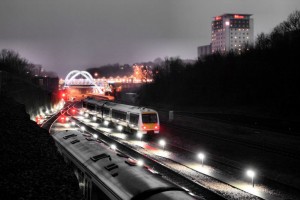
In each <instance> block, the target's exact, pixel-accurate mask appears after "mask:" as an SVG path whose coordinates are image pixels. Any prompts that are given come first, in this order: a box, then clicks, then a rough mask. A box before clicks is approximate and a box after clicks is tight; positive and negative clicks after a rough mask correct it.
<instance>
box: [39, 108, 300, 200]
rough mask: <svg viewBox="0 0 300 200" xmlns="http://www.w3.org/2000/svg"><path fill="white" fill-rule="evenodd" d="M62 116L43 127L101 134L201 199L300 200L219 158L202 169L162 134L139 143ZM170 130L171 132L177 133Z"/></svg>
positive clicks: (77, 118) (186, 151)
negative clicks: (161, 141) (162, 141)
mask: <svg viewBox="0 0 300 200" xmlns="http://www.w3.org/2000/svg"><path fill="white" fill-rule="evenodd" d="M72 106H73V105H72V104H67V105H66V106H65V109H64V110H63V112H65V115H70V114H71V113H70V112H68V111H69V109H70V108H72ZM59 115H60V113H58V114H56V115H55V116H53V117H52V118H50V119H49V120H48V121H47V122H45V123H44V124H43V125H42V126H43V127H44V128H47V129H50V132H55V131H61V130H65V129H76V130H80V128H81V127H85V134H87V135H90V136H92V135H93V134H97V135H98V136H99V137H100V138H101V139H102V140H105V141H106V142H107V143H109V144H115V145H116V147H117V149H118V150H119V151H126V154H129V155H131V156H132V157H133V158H143V160H144V161H145V163H146V164H147V165H148V166H150V167H152V168H154V169H155V170H156V171H158V172H159V173H160V174H162V175H163V176H164V177H165V178H166V179H168V180H170V181H172V182H174V183H175V184H177V185H178V186H180V187H183V188H185V189H186V190H188V191H189V192H190V193H191V194H193V195H195V196H197V197H198V198H200V199H216V198H219V199H223V198H224V199H298V197H299V196H300V195H299V194H300V193H299V191H298V190H293V189H290V188H288V189H287V188H286V187H285V186H282V185H280V184H278V183H275V182H272V181H269V180H267V179H265V178H264V177H255V179H257V180H258V181H259V182H258V183H256V184H255V187H254V188H253V187H252V184H251V181H249V178H247V177H245V175H244V173H243V172H241V170H240V169H239V168H237V167H236V166H234V165H232V163H226V162H222V161H220V160H219V159H217V158H218V156H215V155H211V154H206V156H208V157H209V158H208V159H205V160H204V164H203V165H202V164H201V161H199V160H198V159H197V158H196V155H197V153H196V152H192V151H191V150H190V149H183V148H182V147H178V146H176V145H171V144H170V143H167V145H166V146H165V147H164V148H162V147H161V146H159V145H158V140H159V139H160V137H161V135H162V134H161V135H156V136H153V137H144V138H142V139H139V138H137V137H136V136H135V135H130V134H125V133H123V132H121V131H118V130H116V129H114V128H112V127H106V126H104V125H102V124H101V123H98V122H95V121H93V120H92V118H91V116H92V113H88V117H85V116H84V115H80V114H79V112H77V114H76V115H73V116H70V118H71V117H72V119H71V121H73V122H75V123H76V126H72V125H71V124H70V122H71V121H69V122H66V123H59V122H58V121H56V119H57V117H58V116H59ZM50 126H51V128H50ZM169 129H170V130H169V132H172V131H175V130H172V128H169ZM177 131H178V130H177ZM164 136H165V138H164V139H166V141H167V142H168V141H172V138H170V137H166V135H164ZM183 137H184V134H183Z"/></svg>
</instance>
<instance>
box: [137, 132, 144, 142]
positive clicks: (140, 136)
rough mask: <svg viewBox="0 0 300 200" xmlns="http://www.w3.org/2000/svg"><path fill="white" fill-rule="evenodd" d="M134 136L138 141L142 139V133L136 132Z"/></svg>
mask: <svg viewBox="0 0 300 200" xmlns="http://www.w3.org/2000/svg"><path fill="white" fill-rule="evenodd" d="M136 136H137V137H138V138H139V139H140V141H142V137H143V134H142V133H140V132H138V133H137V135H136Z"/></svg>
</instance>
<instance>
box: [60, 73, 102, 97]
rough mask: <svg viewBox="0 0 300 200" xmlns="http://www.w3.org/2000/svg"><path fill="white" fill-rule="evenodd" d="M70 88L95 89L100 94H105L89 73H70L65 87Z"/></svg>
mask: <svg viewBox="0 0 300 200" xmlns="http://www.w3.org/2000/svg"><path fill="white" fill-rule="evenodd" d="M70 86H86V87H93V88H94V89H95V90H96V91H95V92H97V93H99V94H103V90H101V88H100V87H99V86H98V85H97V84H96V82H95V80H94V79H93V77H92V75H91V74H90V73H88V72H87V71H79V70H73V71H71V72H69V73H68V75H67V76H66V78H65V82H64V87H65V88H67V87H70Z"/></svg>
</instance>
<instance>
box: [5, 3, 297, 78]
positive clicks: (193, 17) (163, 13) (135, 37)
mask: <svg viewBox="0 0 300 200" xmlns="http://www.w3.org/2000/svg"><path fill="white" fill-rule="evenodd" d="M297 9H298V10H300V0H47V1H46V0H1V3H0V49H4V48H5V49H13V50H15V51H17V52H19V53H20V54H21V56H22V57H25V58H27V59H28V60H29V61H30V62H33V63H35V64H41V65H43V67H44V68H45V69H46V70H49V71H55V72H57V73H58V74H59V75H60V76H61V77H64V76H66V74H67V73H68V71H70V70H72V69H85V68H87V67H90V66H100V65H103V64H107V63H116V62H119V63H120V64H125V63H128V64H132V63H134V62H139V61H152V60H154V59H155V58H157V57H161V58H164V57H166V56H169V57H171V56H179V57H181V58H183V59H196V57H197V46H200V45H205V44H209V43H210V24H211V20H212V17H213V16H216V15H221V14H224V13H247V14H253V18H254V29H255V31H254V32H255V35H257V34H258V33H260V32H266V33H268V32H269V31H270V30H271V29H272V28H273V27H274V26H276V25H277V24H278V23H280V22H281V21H283V20H285V19H286V18H287V16H288V15H289V14H290V13H291V12H293V11H295V10H297Z"/></svg>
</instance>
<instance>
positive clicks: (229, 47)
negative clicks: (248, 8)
mask: <svg viewBox="0 0 300 200" xmlns="http://www.w3.org/2000/svg"><path fill="white" fill-rule="evenodd" d="M250 16H251V15H250V14H224V15H221V16H216V17H214V19H213V21H212V24H211V29H212V31H211V52H212V53H215V52H217V51H218V52H221V53H225V52H228V51H235V52H240V51H241V50H242V49H243V47H245V46H246V45H247V44H248V45H252V44H253V43H254V30H253V19H252V18H250Z"/></svg>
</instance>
